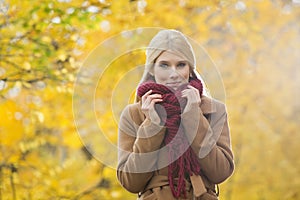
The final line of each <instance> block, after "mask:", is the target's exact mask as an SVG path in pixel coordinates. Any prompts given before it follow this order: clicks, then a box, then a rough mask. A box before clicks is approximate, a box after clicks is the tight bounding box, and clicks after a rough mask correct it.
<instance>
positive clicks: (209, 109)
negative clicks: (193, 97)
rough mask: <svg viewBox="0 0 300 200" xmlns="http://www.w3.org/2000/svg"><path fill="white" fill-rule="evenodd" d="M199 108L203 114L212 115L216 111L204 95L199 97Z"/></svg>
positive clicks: (211, 100) (211, 101) (214, 105)
mask: <svg viewBox="0 0 300 200" xmlns="http://www.w3.org/2000/svg"><path fill="white" fill-rule="evenodd" d="M200 108H201V110H202V112H203V114H209V113H214V112H216V111H217V108H216V104H215V103H214V101H213V99H212V98H210V97H207V96H204V95H203V96H202V97H201V103H200Z"/></svg>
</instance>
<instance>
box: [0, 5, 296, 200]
mask: <svg viewBox="0 0 300 200" xmlns="http://www.w3.org/2000/svg"><path fill="white" fill-rule="evenodd" d="M299 19H300V1H299V0H251V1H245V0H243V1H242V0H241V1H236V0H228V1H225V0H202V1H196V0H172V1H171V0H165V1H150V0H114V1H113V0H87V1H82V0H42V1H37V0H33V1H29V0H23V1H21V0H16V1H15V0H0V200H19V199H24V200H25V199H26V200H27V199H28V200H29V199H34V200H35V199H45V200H46V199H66V200H67V199H72V200H90V199H101V200H102V199H103V200H106V199H107V200H111V199H120V200H121V199H122V200H124V199H125V200H131V199H135V198H136V196H135V195H133V194H130V193H128V192H126V191H125V190H124V189H123V188H122V187H121V186H120V184H119V183H118V181H117V179H116V171H115V169H114V168H113V167H109V166H107V165H105V164H103V163H102V162H101V161H99V160H98V159H96V158H95V157H94V156H93V151H95V152H96V151H101V150H103V151H104V150H105V149H103V147H101V145H99V146H96V147H94V146H92V147H89V146H88V145H87V144H84V143H83V142H82V138H80V137H79V134H78V131H77V130H78V129H77V127H76V123H75V120H74V115H73V104H72V103H73V99H74V85H75V82H76V80H77V76H78V72H79V71H80V67H81V66H82V63H84V61H85V59H86V58H87V57H88V56H89V55H90V53H91V52H92V51H93V49H95V48H96V47H97V46H98V45H99V44H101V43H103V42H104V41H106V40H107V39H108V38H111V37H113V36H115V35H122V34H123V36H124V37H125V38H126V39H127V40H128V42H129V43H130V42H132V43H134V42H135V38H134V37H131V35H130V34H129V35H128V34H126V30H135V29H137V28H144V27H156V28H173V29H177V30H180V31H182V32H183V33H184V34H185V35H187V36H188V37H190V38H192V39H193V40H194V41H196V42H197V43H198V44H199V45H201V46H203V47H204V48H205V50H206V51H207V53H208V54H209V55H210V57H211V59H212V60H213V62H214V64H215V66H217V69H218V72H219V75H220V77H221V78H222V84H223V87H224V89H225V92H226V96H225V98H224V99H222V100H223V101H225V103H226V105H227V109H228V114H229V123H230V128H231V136H232V145H233V150H234V154H235V163H236V169H235V172H234V174H233V176H231V177H230V178H229V179H228V180H226V181H225V182H224V183H222V184H221V185H220V190H221V193H220V199H224V200H240V199H253V200H256V199H259V200H264V199H266V200H268V199H280V200H282V199H300V189H299V188H300V159H299V157H300V147H299V141H300V133H299V130H300V124H299V119H300V98H299V95H300V94H299V89H300V88H299V87H300V77H299V76H300V59H299V55H300V49H299V46H300V24H299ZM143 53H144V52H143V51H142V50H141V51H132V52H128V54H126V56H123V55H122V56H120V57H118V58H117V59H116V60H115V61H114V62H112V63H111V67H109V69H107V70H106V71H105V72H106V73H105V79H101V80H99V84H98V88H97V92H96V96H97V101H96V102H97V106H98V107H97V108H98V109H97V110H96V115H97V117H98V118H99V124H98V125H99V126H100V127H101V130H102V131H103V132H105V134H106V136H107V138H109V140H110V141H111V142H112V143H114V144H115V143H116V142H117V123H116V122H117V117H116V116H115V115H118V114H120V113H119V112H120V111H119V110H121V109H122V107H121V106H119V107H120V108H118V109H117V111H116V112H113V111H112V109H111V108H110V107H108V106H107V105H106V104H105V103H106V102H107V101H110V100H111V99H112V97H114V96H113V95H116V94H117V95H120V98H119V99H123V98H124V97H125V96H127V99H131V100H132V99H133V98H132V97H133V93H130V94H128V93H125V92H123V93H122V90H120V89H119V90H120V91H118V92H117V93H112V91H114V86H115V85H116V83H118V80H121V79H122V76H124V74H125V73H126V72H127V71H130V70H131V69H132V68H133V67H136V65H137V64H143V63H144V61H145V58H144V54H143ZM99 58H101V55H99ZM198 63H199V62H198ZM199 65H201V63H199ZM200 68H201V67H200ZM200 72H201V70H200ZM203 76H204V79H205V76H210V72H209V71H206V72H205V73H204V74H203ZM138 79H139V77H136V80H138ZM127 81H130V80H127ZM216 81H219V80H216ZM87 82H88V80H87ZM208 86H211V93H212V95H213V96H214V91H213V88H214V87H215V86H214V85H213V82H212V83H211V84H210V85H208ZM124 91H125V90H124ZM122 95H123V96H122ZM118 97H119V96H117V98H116V97H114V99H118ZM114 105H115V106H118V105H119V104H118V101H114ZM120 105H121V104H120ZM89 114H90V113H88V112H87V113H86V115H89ZM91 123H92V122H91ZM85 126H86V128H87V130H89V127H91V126H92V125H91V124H89V122H88V121H86V122H85ZM107 156H108V157H109V156H110V155H109V152H107Z"/></svg>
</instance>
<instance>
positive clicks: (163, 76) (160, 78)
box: [153, 67, 169, 83]
mask: <svg viewBox="0 0 300 200" xmlns="http://www.w3.org/2000/svg"><path fill="white" fill-rule="evenodd" d="M153 71H154V73H153V74H154V78H155V80H156V82H157V83H163V82H164V81H166V80H167V79H168V75H169V74H168V70H162V69H160V68H158V67H154V70H153Z"/></svg>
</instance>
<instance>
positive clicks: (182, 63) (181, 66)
mask: <svg viewBox="0 0 300 200" xmlns="http://www.w3.org/2000/svg"><path fill="white" fill-rule="evenodd" d="M185 66H186V63H185V62H181V63H179V64H178V65H177V67H179V68H183V67H185Z"/></svg>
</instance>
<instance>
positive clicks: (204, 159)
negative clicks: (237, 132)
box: [182, 102, 234, 184]
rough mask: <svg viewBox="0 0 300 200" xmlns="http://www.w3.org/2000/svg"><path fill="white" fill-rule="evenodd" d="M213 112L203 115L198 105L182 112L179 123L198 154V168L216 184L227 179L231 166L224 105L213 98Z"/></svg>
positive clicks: (232, 163) (228, 134)
mask: <svg viewBox="0 0 300 200" xmlns="http://www.w3.org/2000/svg"><path fill="white" fill-rule="evenodd" d="M214 103H215V104H216V112H213V113H211V114H209V117H208V119H207V118H206V117H205V116H204V115H203V113H202V111H201V109H200V107H199V106H198V105H196V104H195V105H192V106H193V107H192V109H190V110H189V111H187V112H185V113H183V114H182V125H183V127H184V130H185V133H186V134H187V137H188V139H189V141H190V143H191V147H192V149H193V150H194V152H195V153H196V154H197V155H198V157H199V162H200V167H201V172H202V173H203V174H204V175H205V176H206V177H207V178H208V179H209V180H210V181H211V182H212V183H215V184H218V183H221V182H223V181H224V180H226V179H227V178H228V177H229V176H230V175H231V174H232V173H233V170H234V161H233V153H232V149H231V140H230V133H229V125H228V120H227V112H226V107H225V105H224V104H223V103H220V102H214Z"/></svg>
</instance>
